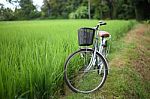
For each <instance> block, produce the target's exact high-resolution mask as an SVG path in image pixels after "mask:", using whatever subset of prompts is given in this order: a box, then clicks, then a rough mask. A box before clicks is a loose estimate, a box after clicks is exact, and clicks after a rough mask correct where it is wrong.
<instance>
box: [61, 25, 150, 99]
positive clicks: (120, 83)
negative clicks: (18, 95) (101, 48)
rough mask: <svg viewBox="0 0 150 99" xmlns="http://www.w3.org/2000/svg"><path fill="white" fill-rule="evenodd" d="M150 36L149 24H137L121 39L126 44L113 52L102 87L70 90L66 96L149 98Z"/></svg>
mask: <svg viewBox="0 0 150 99" xmlns="http://www.w3.org/2000/svg"><path fill="white" fill-rule="evenodd" d="M141 27H142V28H141ZM147 27H148V28H147ZM143 28H144V29H145V30H146V31H145V32H144V31H142V29H143ZM149 37H150V26H145V25H144V26H143V25H138V26H136V28H135V29H133V31H130V32H129V33H128V34H127V35H126V36H125V37H123V38H121V39H120V40H118V41H120V42H119V44H122V45H121V46H124V48H122V49H120V50H119V51H118V52H114V53H111V55H113V56H114V57H113V58H112V59H111V61H110V65H109V66H110V73H109V75H108V76H107V80H106V83H105V84H104V86H103V88H102V89H100V90H99V91H96V92H93V93H90V94H81V93H72V92H68V93H67V95H66V96H65V97H64V98H63V99H114V98H115V99H149V98H150V95H149V91H150V87H149V86H150V79H149V76H150V74H149V70H150V68H149V65H150V61H149V60H150V59H149V56H150V51H149V48H150V46H149V45H148V44H149V42H150V40H149ZM139 38H140V39H139Z"/></svg>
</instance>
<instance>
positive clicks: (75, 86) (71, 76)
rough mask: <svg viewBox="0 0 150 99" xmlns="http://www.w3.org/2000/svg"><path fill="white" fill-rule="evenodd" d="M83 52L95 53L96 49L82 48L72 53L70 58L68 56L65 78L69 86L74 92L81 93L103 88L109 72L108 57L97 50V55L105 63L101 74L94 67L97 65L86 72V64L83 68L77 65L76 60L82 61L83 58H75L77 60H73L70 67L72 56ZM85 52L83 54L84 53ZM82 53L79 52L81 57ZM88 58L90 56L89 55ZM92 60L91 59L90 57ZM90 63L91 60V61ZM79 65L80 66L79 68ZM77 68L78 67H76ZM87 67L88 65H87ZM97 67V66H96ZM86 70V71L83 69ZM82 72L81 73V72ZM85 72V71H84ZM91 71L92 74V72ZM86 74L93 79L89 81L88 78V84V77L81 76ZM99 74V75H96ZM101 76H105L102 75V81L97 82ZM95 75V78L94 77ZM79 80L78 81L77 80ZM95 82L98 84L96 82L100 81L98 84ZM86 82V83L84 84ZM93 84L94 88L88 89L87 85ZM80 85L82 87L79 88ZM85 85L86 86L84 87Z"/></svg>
mask: <svg viewBox="0 0 150 99" xmlns="http://www.w3.org/2000/svg"><path fill="white" fill-rule="evenodd" d="M81 52H84V53H85V54H87V52H90V53H92V54H93V53H94V50H93V49H80V50H77V51H76V52H74V53H72V54H71V55H70V56H69V57H68V58H67V60H66V62H65V65H64V80H65V82H66V84H67V86H68V87H69V88H70V89H71V90H72V91H73V92H79V93H85V94H86V93H91V92H94V91H96V90H98V89H99V88H101V87H102V86H103V84H104V83H105V80H106V78H107V74H108V64H107V61H106V59H105V58H104V57H103V56H102V55H101V54H100V53H98V52H96V56H98V57H99V60H100V61H101V63H103V64H102V65H101V66H103V69H102V71H103V75H100V76H99V74H98V73H97V70H95V69H94V67H95V66H93V67H92V69H91V68H90V70H89V71H88V72H85V70H86V69H85V67H86V66H81V68H79V67H80V65H79V66H77V65H76V62H77V61H78V62H79V61H80V60H81V59H75V62H73V61H72V63H71V66H70V67H68V66H69V62H71V59H72V58H74V57H75V55H77V54H79V53H80V54H81ZM84 53H83V54H84ZM80 54H79V57H81V56H80ZM87 58H88V57H87ZM89 60H90V61H91V59H89ZM73 63H75V66H73V65H72V64H73ZM89 63H90V62H89ZM89 63H88V66H89ZM79 64H80V62H79ZM81 64H82V62H81ZM77 67H78V68H77ZM76 68H77V69H76ZM86 68H87V67H86ZM68 69H70V70H68ZM96 69H97V68H96ZM83 70H84V71H83ZM75 71H77V73H76V72H75ZM80 72H81V74H79V73H80ZM83 72H84V73H83ZM90 73H91V74H90ZM84 74H86V77H87V78H88V76H89V80H91V81H92V82H91V81H90V83H89V80H87V81H88V83H89V84H88V85H89V86H88V85H87V83H86V79H85V78H84V79H83V78H80V77H81V76H82V77H83V76H85V75H84ZM92 75H95V76H93V77H92ZM96 75H97V76H96ZM101 76H103V77H102V79H101V80H100V81H98V82H97V80H96V79H99V78H100V77H101ZM91 77H92V78H93V79H91ZM94 77H95V78H94ZM70 79H71V80H73V81H70ZM78 79H79V81H78ZM76 80H77V82H75V81H76ZM93 82H94V84H96V82H97V83H98V84H96V85H94V84H93ZM80 83H83V86H80ZM84 83H86V84H85V85H86V86H85V85H84ZM91 86H94V88H90V89H87V87H91ZM95 86H96V87H95ZM79 87H80V88H79ZM81 87H82V88H83V89H85V90H81ZM84 87H85V88H84Z"/></svg>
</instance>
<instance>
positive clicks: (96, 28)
mask: <svg viewBox="0 0 150 99" xmlns="http://www.w3.org/2000/svg"><path fill="white" fill-rule="evenodd" d="M102 25H106V22H104V21H99V22H98V24H97V25H96V27H94V29H95V30H98V28H99V26H102Z"/></svg>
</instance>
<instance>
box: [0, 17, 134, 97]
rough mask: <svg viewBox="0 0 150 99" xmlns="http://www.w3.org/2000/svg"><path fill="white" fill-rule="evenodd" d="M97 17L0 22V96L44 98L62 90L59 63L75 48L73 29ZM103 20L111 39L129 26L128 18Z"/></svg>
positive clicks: (61, 72) (92, 22) (87, 23)
mask: <svg viewBox="0 0 150 99" xmlns="http://www.w3.org/2000/svg"><path fill="white" fill-rule="evenodd" d="M97 21H98V20H93V21H91V20H50V21H48V20H45V21H14V22H0V98H1V99H14V98H15V97H16V98H27V99H33V98H35V99H42V98H43V99H44V98H45V99H48V98H55V97H54V96H57V95H58V94H60V93H61V92H63V90H64V89H63V83H64V81H63V66H64V62H65V59H66V58H67V56H68V55H69V54H70V53H72V52H74V51H75V50H77V49H78V41H77V30H78V29H79V28H80V27H84V26H86V27H93V26H95V24H97ZM107 23H108V25H107V26H104V27H102V28H103V30H107V31H108V32H110V33H111V35H112V37H113V38H114V39H113V42H115V41H116V40H117V39H120V37H118V34H119V35H122V34H123V33H125V32H124V30H127V29H129V28H128V26H131V25H130V24H131V22H130V21H117V20H116V21H107ZM114 24H115V25H114ZM114 50H115V49H114Z"/></svg>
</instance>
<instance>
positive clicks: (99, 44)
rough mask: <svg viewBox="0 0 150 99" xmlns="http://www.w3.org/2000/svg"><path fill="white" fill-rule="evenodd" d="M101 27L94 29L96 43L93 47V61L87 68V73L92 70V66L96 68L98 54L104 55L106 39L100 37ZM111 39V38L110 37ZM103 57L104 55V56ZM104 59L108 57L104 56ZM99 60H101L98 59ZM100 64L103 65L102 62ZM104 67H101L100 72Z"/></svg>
mask: <svg viewBox="0 0 150 99" xmlns="http://www.w3.org/2000/svg"><path fill="white" fill-rule="evenodd" d="M99 26H100V24H97V26H96V27H94V29H95V41H94V43H93V47H94V53H93V55H92V57H91V60H90V63H89V65H88V66H87V67H86V69H85V71H84V72H87V71H89V70H90V68H91V67H92V66H94V65H95V64H96V52H98V53H100V54H102V47H103V43H104V42H105V41H106V38H105V37H99V35H98V34H99V31H100V30H99ZM110 38H111V36H110ZM99 39H100V42H99ZM102 55H103V54H102ZM103 56H104V55H103ZM104 58H105V59H106V56H104ZM98 60H99V59H98ZM98 63H99V64H98V65H101V64H102V63H101V62H98ZM102 68H103V66H100V69H99V70H100V71H101V70H102Z"/></svg>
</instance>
